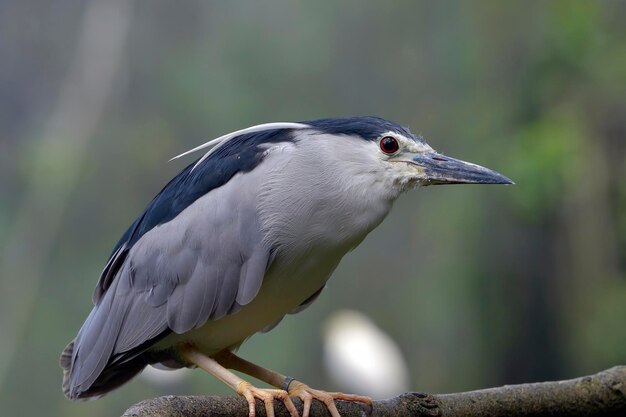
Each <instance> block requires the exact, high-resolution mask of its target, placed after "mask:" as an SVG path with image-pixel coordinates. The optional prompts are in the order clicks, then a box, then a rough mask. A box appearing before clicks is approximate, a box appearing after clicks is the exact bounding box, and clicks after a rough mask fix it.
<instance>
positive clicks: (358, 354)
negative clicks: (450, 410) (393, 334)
mask: <svg viewBox="0 0 626 417" xmlns="http://www.w3.org/2000/svg"><path fill="white" fill-rule="evenodd" d="M324 366H325V367H326V371H327V372H328V374H329V375H330V377H331V378H332V379H333V380H334V382H335V383H336V384H338V385H339V386H340V389H342V390H345V391H346V392H350V393H354V394H362V395H368V396H371V397H373V398H375V399H381V398H389V397H394V396H396V395H398V394H401V393H404V392H406V391H408V389H409V376H408V373H407V365H406V362H405V360H404V357H403V355H402V353H401V352H400V349H399V348H398V346H397V344H396V343H395V342H394V341H393V340H392V339H391V338H390V337H389V336H388V335H387V334H386V333H384V332H383V331H382V330H381V329H380V328H379V327H378V326H376V324H375V323H374V322H373V321H372V320H370V319H369V318H368V317H367V316H365V315H363V314H362V313H359V312H357V311H354V310H341V311H338V312H337V313H335V314H333V315H332V316H331V317H330V318H329V319H328V321H327V323H326V326H325V329H324Z"/></svg>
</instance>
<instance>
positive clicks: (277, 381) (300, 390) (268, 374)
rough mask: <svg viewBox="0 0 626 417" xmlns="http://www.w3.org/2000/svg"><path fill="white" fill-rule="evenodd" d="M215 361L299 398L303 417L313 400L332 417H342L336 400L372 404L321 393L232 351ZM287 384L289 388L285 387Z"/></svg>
mask: <svg viewBox="0 0 626 417" xmlns="http://www.w3.org/2000/svg"><path fill="white" fill-rule="evenodd" d="M215 360H216V361H218V362H219V363H220V364H221V365H223V366H224V367H227V368H231V369H235V370H237V371H239V372H243V373H244V374H247V375H250V376H252V377H254V378H257V379H259V380H261V381H263V382H267V383H268V384H270V385H273V386H275V387H277V388H282V389H284V390H287V391H288V392H289V395H290V396H292V397H298V398H300V399H301V400H302V403H303V404H304V408H303V410H302V417H308V416H309V411H310V409H311V403H312V402H313V399H316V400H319V401H321V402H323V403H324V405H326V407H327V408H328V411H329V412H330V414H331V416H332V417H340V416H339V411H338V410H337V406H335V400H343V401H358V402H362V403H365V404H368V405H371V404H372V399H371V398H369V397H364V396H361V395H352V394H344V393H342V392H326V391H319V390H315V389H313V388H311V387H309V386H308V385H306V384H303V383H302V382H300V381H297V380H295V379H291V378H287V377H286V376H285V375H282V374H279V373H278V372H274V371H271V370H269V369H266V368H263V367H261V366H258V365H255V364H253V363H252V362H248V361H247V360H245V359H242V358H240V357H239V356H237V355H235V354H234V353H232V352H230V351H223V352H220V353H219V354H218V355H217V356H215ZM285 383H286V384H287V386H285Z"/></svg>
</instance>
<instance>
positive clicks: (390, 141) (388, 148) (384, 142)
mask: <svg viewBox="0 0 626 417" xmlns="http://www.w3.org/2000/svg"><path fill="white" fill-rule="evenodd" d="M399 148H400V145H398V141H397V140H396V138H392V137H391V136H385V137H384V138H382V139H381V140H380V150H381V151H383V152H384V153H394V152H396V151H397V150H398V149H399Z"/></svg>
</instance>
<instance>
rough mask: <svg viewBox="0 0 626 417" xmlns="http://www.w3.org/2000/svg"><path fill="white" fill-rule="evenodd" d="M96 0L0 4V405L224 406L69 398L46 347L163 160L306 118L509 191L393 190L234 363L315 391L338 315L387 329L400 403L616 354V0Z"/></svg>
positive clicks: (624, 346) (625, 104)
mask: <svg viewBox="0 0 626 417" xmlns="http://www.w3.org/2000/svg"><path fill="white" fill-rule="evenodd" d="M97 3H98V2H94V1H79V0H69V1H46V2H44V1H41V0H29V1H15V0H13V1H10V0H9V1H3V2H1V3H0V52H1V56H2V57H3V59H2V61H3V64H2V65H0V97H1V99H0V125H1V126H2V133H1V136H0V254H2V258H1V259H2V260H3V261H4V263H5V264H4V265H3V267H2V269H1V270H2V276H0V288H1V290H2V291H1V292H2V293H1V294H0V297H2V298H0V300H2V303H4V305H3V306H0V307H4V308H5V310H9V311H5V310H2V314H3V316H4V318H5V320H18V318H19V321H15V322H14V323H19V324H20V325H19V326H18V327H19V328H17V329H16V330H15V332H9V329H8V328H7V329H3V328H0V334H1V335H3V336H2V339H4V340H2V341H1V342H0V357H3V358H7V361H8V364H7V366H6V367H5V369H4V371H3V370H2V369H3V368H2V367H0V414H2V415H17V416H19V415H41V414H44V413H45V414H46V415H52V416H79V415H85V414H87V415H91V416H111V415H119V414H120V413H121V412H122V411H123V410H124V409H125V408H126V407H128V406H129V405H131V404H133V403H135V402H137V401H139V400H141V399H143V398H146V397H150V396H155V395H160V394H165V393H195V394H202V393H228V390H227V389H226V388H225V387H223V386H222V385H221V384H220V383H219V382H217V381H215V380H214V379H213V378H210V377H207V376H206V375H203V374H202V373H201V372H193V373H192V375H191V377H190V378H189V379H188V380H186V381H185V382H183V383H181V384H178V385H175V386H170V387H165V388H163V387H162V388H158V387H154V386H152V385H149V384H148V383H147V382H145V381H144V380H142V379H135V380H134V381H133V382H131V383H130V384H128V385H127V386H125V387H124V388H123V389H120V390H117V391H115V392H113V393H111V394H110V395H108V396H106V397H105V398H103V399H101V400H98V401H95V402H89V403H71V402H69V401H67V400H65V398H64V397H63V396H62V394H61V390H60V383H61V372H60V369H59V368H58V366H57V358H58V355H59V353H60V351H61V350H62V348H63V347H64V346H65V344H66V343H67V342H68V341H69V340H70V339H71V338H72V337H73V336H74V335H75V333H76V331H77V330H78V328H79V327H80V325H81V323H82V321H83V320H84V318H85V317H86V315H87V314H88V312H89V309H90V296H91V291H92V289H93V287H94V285H95V283H96V280H97V277H98V275H99V273H100V270H101V268H102V266H103V264H104V262H105V260H106V258H107V256H108V254H109V251H110V250H111V248H112V246H113V245H114V243H115V242H116V241H117V239H118V238H119V236H120V235H121V233H122V232H123V231H124V230H125V228H126V227H127V226H128V225H129V224H130V223H131V222H132V220H133V219H134V217H135V216H136V215H138V213H139V212H140V210H141V209H142V208H143V207H144V205H145V204H146V203H147V202H148V201H149V200H150V199H151V198H152V196H153V195H154V194H155V193H156V192H158V190H159V189H160V188H161V187H162V186H163V185H164V184H165V183H166V182H167V180H168V179H169V178H171V177H172V176H173V175H175V174H176V172H177V171H178V170H180V169H181V168H182V167H183V166H184V163H185V162H187V161H184V162H178V161H177V162H172V163H169V164H168V163H166V162H165V161H167V160H168V159H169V158H170V157H171V156H173V155H176V154H178V153H180V152H182V151H184V150H186V149H188V148H191V147H193V146H195V145H197V144H199V143H202V142H205V141H206V140H207V139H209V138H211V137H216V136H219V135H220V134H223V133H225V132H228V131H232V130H236V129H239V128H242V127H245V126H249V125H252V124H256V123H261V122H267V121H298V120H306V119H312V118H317V117H327V116H341V115H352V114H374V115H379V116H382V117H387V118H390V119H393V120H396V121H398V122H400V123H402V124H405V125H409V126H410V127H411V129H412V130H413V131H414V132H416V133H420V134H423V135H424V136H425V138H426V139H427V140H428V141H429V143H430V144H432V145H433V146H434V147H435V148H436V149H438V150H440V151H442V152H444V153H449V154H451V155H452V156H457V157H459V158H462V159H466V160H471V161H474V162H476V163H479V164H482V165H486V166H489V167H491V168H493V169H496V170H497V171H500V172H502V173H504V174H505V175H507V176H509V177H511V178H512V179H513V180H514V181H515V182H516V183H517V185H515V186H513V187H428V188H427V189H423V190H419V191H417V192H414V193H411V194H409V195H407V196H405V197H403V198H401V199H400V200H399V201H398V203H397V204H396V207H395V208H394V210H393V212H392V213H391V215H390V217H389V218H388V219H387V220H386V221H385V222H384V223H383V224H382V225H381V226H380V227H379V228H378V229H377V230H375V231H374V232H373V233H372V235H371V236H370V237H369V238H368V239H366V241H365V242H364V243H363V245H362V246H361V247H359V248H358V249H357V250H355V251H354V253H352V254H350V255H349V256H347V257H346V259H345V260H344V261H343V262H342V264H341V265H340V267H339V269H338V270H337V272H336V273H335V275H334V277H333V278H332V280H331V281H330V283H329V286H328V289H327V290H326V291H325V292H324V293H323V295H322V296H321V297H320V299H319V300H318V301H317V302H316V304H315V305H314V306H313V307H311V308H310V309H309V310H307V311H305V312H303V313H301V314H299V315H298V316H295V317H288V318H286V319H285V320H284V322H283V323H282V324H281V325H280V326H279V327H278V328H276V329H275V330H274V331H272V332H271V333H269V334H267V335H259V336H255V337H254V338H252V339H251V340H250V341H249V342H248V343H247V344H246V345H244V347H243V348H242V350H241V353H242V355H243V356H244V357H246V358H248V359H250V360H252V361H256V362H258V363H259V364H263V365H266V366H268V367H271V368H275V369H277V370H279V371H282V372H284V373H288V374H290V375H293V376H296V377H299V378H302V379H303V380H305V381H307V382H309V383H310V384H311V385H316V386H321V387H327V388H333V387H332V383H331V382H330V381H328V380H327V376H326V375H325V373H324V372H323V370H322V369H321V368H320V366H319V364H320V363H321V360H320V355H321V353H320V352H321V341H320V338H321V325H320V323H322V322H323V321H324V319H325V318H326V317H327V316H328V315H329V314H330V312H332V311H333V310H336V309H337V308H338V307H340V306H343V307H348V308H355V309H358V310H360V311H362V312H365V313H367V314H368V315H370V317H372V318H373V320H374V321H376V322H377V323H378V324H379V325H380V326H381V327H382V328H383V329H385V330H386V331H387V332H389V333H390V334H391V335H392V337H393V338H394V339H395V340H397V342H398V343H399V344H400V346H401V349H402V350H403V351H404V353H405V354H406V356H407V361H408V363H409V366H410V368H411V375H412V378H413V381H412V383H413V388H414V389H415V390H420V391H426V392H445V391H455V390H466V389H477V388H481V387H486V386H494V385H497V384H504V383H516V382H522V381H535V380H545V379H555V378H567V377H572V376H575V375H581V374H585V373H591V372H595V371H598V370H600V369H601V368H606V367H609V366H612V365H616V364H618V363H622V364H623V363H625V362H626V327H625V326H624V318H625V317H626V186H625V185H624V179H625V178H626V117H624V116H625V115H626V25H624V21H626V3H625V2H619V1H608V0H607V1H596V2H591V1H582V0H581V1H565V0H563V1H553V2H541V1H528V2H527V1H524V2H522V1H519V2H493V1H487V0H485V1H474V2H460V1H440V2H426V1H424V2H414V1H398V2H361V1H356V0H351V1H346V2H340V3H337V2H331V1H317V2H288V1H284V0H272V1H264V2H252V1H248V2H246V1H236V2H218V1H207V2H188V3H185V4H180V3H174V2H167V1H152V2H141V3H140V2H136V3H134V2H133V3H130V4H131V5H132V7H130V8H126V9H123V8H122V9H120V10H121V11H120V10H117V11H115V10H113V12H112V11H111V10H108V9H106V8H103V7H100V8H99V9H98V8H97V6H95V5H96V4H97ZM108 4H112V5H114V4H118V5H119V4H121V2H119V1H112V2H110V3H108ZM111 7H114V6H111ZM94 10H95V11H94ZM90 13H91V14H90ZM94 13H95V14H94ZM116 13H117V14H116ZM89 16H92V17H93V16H95V17H96V18H95V19H91V20H90V18H89ZM124 18H127V19H130V20H129V24H128V27H127V30H126V31H122V30H121V29H120V30H117V29H112V30H109V32H107V31H106V27H108V26H109V25H112V26H111V27H113V28H117V27H118V26H119V27H120V28H122V27H124V26H123V25H122V24H121V23H120V22H121V21H123V19H124ZM94 22H96V23H97V22H104V23H105V29H104V30H103V29H101V28H96V29H97V30H96V29H94V30H91V29H93V28H91V27H90V25H91V26H94V25H95V23H94ZM116 25H117V26H116ZM122 32H123V33H124V35H123V39H118V41H119V42H120V45H121V52H120V55H119V56H118V57H117V58H116V59H117V60H116V59H114V58H115V57H114V56H113V52H111V51H112V50H114V48H113V47H111V46H110V45H115V44H114V42H113V41H115V40H116V39H115V36H120V37H121V36H122V35H121V33H122ZM94 33H95V35H93V34H94ZM107 36H108V37H110V38H111V39H112V41H111V43H107V42H108V40H107V39H108V38H107ZM90 42H91V43H90ZM81 45H83V46H84V45H88V46H90V45H93V46H94V47H89V48H86V51H87V52H84V51H83V52H80V53H79V51H81ZM107 45H109V46H107ZM98 48H100V49H98ZM89 51H91V53H92V54H93V55H94V56H95V57H97V58H98V59H99V60H100V61H97V62H98V63H99V64H98V65H95V64H93V62H94V61H92V60H89V59H88V60H87V61H86V62H84V63H83V64H84V65H85V68H91V69H90V70H89V71H88V72H87V75H90V74H91V75H92V77H93V80H95V82H89V83H86V82H85V79H89V77H87V76H86V77H81V76H76V74H81V73H80V71H78V70H76V67H77V66H79V67H80V65H79V64H77V62H78V63H80V62H81V61H80V57H81V56H83V55H81V54H86V53H88V52H89ZM110 55H111V56H110ZM111 62H114V63H115V67H114V68H110V69H109V70H110V71H111V74H112V76H111V79H110V82H109V83H108V84H107V83H105V82H104V81H103V82H102V83H100V80H101V79H104V78H103V77H100V76H99V75H98V74H96V73H95V72H94V71H100V70H102V71H105V70H106V64H107V63H111ZM89 64H91V65H92V67H89ZM111 65H112V64H111ZM79 69H80V68H79ZM83 75H84V74H83ZM66 91H69V92H70V93H71V94H69V95H67V96H64V92H66ZM72 94H74V95H72ZM90 94H92V95H95V96H96V97H100V96H97V94H101V95H102V97H104V98H102V97H101V98H102V103H103V107H102V109H101V111H99V112H98V111H96V110H97V109H98V107H97V105H96V104H97V101H91V100H87V99H82V97H88V98H89V97H92V96H91V95H90ZM64 97H66V98H67V97H69V98H67V100H68V101H69V102H71V101H72V99H73V100H74V106H75V107H69V108H70V109H74V110H72V111H69V112H65V113H64V112H63V111H62V110H63V108H65V107H62V103H64V101H63V100H64ZM76 97H78V99H77V98H76ZM94 103H96V104H94ZM94 109H96V110H94ZM83 111H84V112H89V111H91V112H92V113H91V114H92V116H93V117H94V120H95V121H94V125H93V126H92V127H91V129H90V126H91V125H87V126H85V123H86V122H85V120H86V119H85V118H84V117H83V116H82V113H81V112H83ZM59 120H61V121H63V123H62V124H61V125H62V128H59V123H60V122H59V123H57V122H58V121H59ZM81 123H82V124H81ZM81 129H82V130H81ZM80 132H88V133H85V134H81V133H80ZM381 253H384V257H383V256H381ZM390 255H393V260H392V261H389V259H390ZM13 309H15V311H16V312H15V315H16V317H15V318H13V316H12V314H13ZM18 310H19V314H18V312H17V311H18ZM0 323H5V325H6V323H13V322H8V321H4V322H0ZM21 323H23V325H22V324H21ZM7 335H11V336H7ZM278 347H280V349H278ZM277 351H280V354H277Z"/></svg>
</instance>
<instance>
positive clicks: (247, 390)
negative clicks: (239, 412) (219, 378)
mask: <svg viewBox="0 0 626 417" xmlns="http://www.w3.org/2000/svg"><path fill="white" fill-rule="evenodd" d="M236 391H237V394H239V395H241V396H242V397H245V399H246V400H247V401H248V415H249V417H255V416H256V399H257V398H258V399H259V400H261V401H263V403H264V404H265V413H266V414H267V417H274V416H275V414H274V400H279V401H282V402H283V404H285V407H286V408H287V411H289V414H290V415H291V417H299V415H298V410H297V409H296V406H295V405H294V404H293V402H292V401H291V398H289V394H288V393H287V391H284V390H282V389H265V388H257V387H255V386H253V385H252V384H250V383H249V382H246V381H243V382H241V383H240V384H239V385H238V386H237V390H236Z"/></svg>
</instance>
